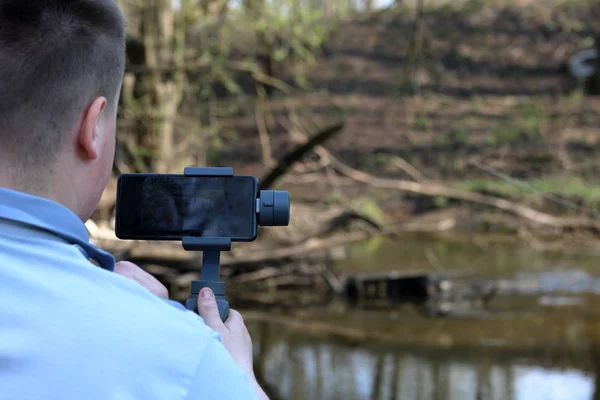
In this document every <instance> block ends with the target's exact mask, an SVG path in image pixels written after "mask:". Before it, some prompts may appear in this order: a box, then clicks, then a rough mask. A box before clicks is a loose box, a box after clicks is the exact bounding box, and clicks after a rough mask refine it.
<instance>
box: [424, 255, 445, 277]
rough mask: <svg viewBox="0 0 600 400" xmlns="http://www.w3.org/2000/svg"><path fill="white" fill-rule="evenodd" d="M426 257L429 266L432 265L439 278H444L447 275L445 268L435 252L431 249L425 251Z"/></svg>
mask: <svg viewBox="0 0 600 400" xmlns="http://www.w3.org/2000/svg"><path fill="white" fill-rule="evenodd" d="M425 257H427V260H428V261H429V264H431V266H432V267H433V269H434V270H435V273H436V275H437V276H438V277H442V276H443V275H444V274H445V273H446V271H445V269H444V267H443V266H442V264H440V262H439V260H438V259H437V257H436V256H435V253H434V252H433V250H431V249H427V250H425Z"/></svg>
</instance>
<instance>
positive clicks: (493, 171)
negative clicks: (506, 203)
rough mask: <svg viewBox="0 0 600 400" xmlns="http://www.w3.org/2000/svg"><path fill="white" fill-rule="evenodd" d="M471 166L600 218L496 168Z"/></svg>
mask: <svg viewBox="0 0 600 400" xmlns="http://www.w3.org/2000/svg"><path fill="white" fill-rule="evenodd" d="M469 164H471V165H473V166H474V167H476V168H479V169H481V170H482V171H485V172H487V173H488V174H491V175H494V176H495V177H497V178H500V179H502V180H504V181H506V182H508V183H512V184H513V185H515V186H520V187H523V188H526V189H529V190H531V191H532V192H535V193H537V194H539V195H540V196H542V197H543V198H545V199H546V200H549V201H552V202H554V203H556V204H560V205H562V206H565V207H567V208H570V209H572V210H574V211H584V212H585V213H587V214H589V215H593V216H594V217H600V214H598V213H596V212H594V211H592V210H590V209H586V208H585V207H581V206H580V205H578V204H576V203H574V202H572V201H569V200H567V199H563V198H562V197H558V196H554V195H552V194H549V193H545V192H543V191H541V190H539V189H536V188H534V187H533V186H531V185H530V184H529V183H527V182H523V181H520V180H518V179H515V178H513V177H511V176H509V175H507V174H505V173H503V172H501V171H498V170H497V169H495V168H492V167H488V166H486V165H482V164H480V163H478V162H477V161H473V160H471V161H469Z"/></svg>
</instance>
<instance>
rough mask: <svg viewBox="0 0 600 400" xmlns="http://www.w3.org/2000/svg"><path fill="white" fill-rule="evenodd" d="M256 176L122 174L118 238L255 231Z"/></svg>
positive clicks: (248, 236)
mask: <svg viewBox="0 0 600 400" xmlns="http://www.w3.org/2000/svg"><path fill="white" fill-rule="evenodd" d="M256 191H257V181H256V178H254V177H252V176H228V177H195V176H185V175H170V174H124V175H121V176H120V177H119V180H118V186H117V212H116V214H117V215H116V223H115V225H116V233H117V237H119V238H121V239H140V240H143V239H147V240H151V239H154V240H180V239H181V238H182V237H184V236H195V237H207V236H210V237H229V238H231V239H232V240H238V241H250V240H253V239H254V238H255V237H256V197H257V195H256Z"/></svg>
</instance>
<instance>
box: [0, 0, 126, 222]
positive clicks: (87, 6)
mask: <svg viewBox="0 0 600 400" xmlns="http://www.w3.org/2000/svg"><path fill="white" fill-rule="evenodd" d="M124 64H125V21H124V17H123V15H122V13H121V11H120V10H119V8H118V6H117V5H116V4H115V3H114V2H113V0H0V186H7V187H10V188H13V189H17V190H22V191H25V192H29V193H32V194H36V195H40V196H44V197H47V198H50V199H52V200H55V201H58V202H61V203H62V204H64V205H66V206H67V207H69V208H71V209H72V210H73V211H74V212H75V213H76V214H77V215H79V217H80V218H82V219H83V220H85V219H87V218H89V216H90V215H91V213H92V212H93V211H94V209H95V208H96V206H97V204H98V202H99V200H100V197H101V195H102V192H103V191H104V188H105V186H106V183H107V181H108V179H109V177H110V172H111V170H112V164H113V159H114V148H115V128H116V112H117V104H118V99H119V93H120V89H121V82H122V78H123V71H124Z"/></svg>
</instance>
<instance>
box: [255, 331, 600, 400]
mask: <svg viewBox="0 0 600 400" xmlns="http://www.w3.org/2000/svg"><path fill="white" fill-rule="evenodd" d="M265 330H268V331H269V333H268V336H269V337H270V339H269V340H267V341H264V340H263V341H259V342H258V343H256V357H257V359H259V360H260V370H261V371H260V373H261V375H262V376H263V377H264V379H265V380H266V381H267V382H268V384H269V385H270V386H271V387H273V388H275V391H276V393H277V396H278V397H279V398H281V399H290V400H296V399H332V400H334V399H357V400H359V399H369V400H372V399H390V400H392V399H414V400H425V399H427V400H430V399H436V400H471V399H472V400H478V399H490V400H496V399H498V400H512V399H514V400H537V399H539V400H592V399H595V398H597V397H594V396H595V380H596V376H595V373H594V372H593V371H591V370H590V369H589V368H586V367H585V365H586V364H587V363H586V362H582V364H581V365H579V368H578V365H577V364H573V363H572V362H568V361H565V362H561V361H560V360H552V361H549V360H545V359H544V358H543V357H541V358H540V357H538V358H534V357H527V356H519V355H518V354H517V355H515V354H512V355H510V356H508V355H503V354H502V351H495V352H485V351H483V352H482V351H475V352H473V351H468V350H465V349H463V350H443V351H431V350H427V349H423V348H418V347H415V348H404V349H398V348H396V349H394V348H388V349H381V348H369V347H368V346H354V345H348V344H346V345H345V344H342V343H339V342H335V341H331V340H327V339H321V340H318V339H316V338H313V339H310V338H308V337H305V336H303V335H301V334H299V333H295V334H289V333H286V332H285V329H284V330H282V329H281V327H277V326H271V327H270V328H269V327H265V326H262V327H257V326H251V331H252V333H253V336H255V337H262V338H263V339H264V338H265ZM260 333H262V336H261V335H260ZM596 395H597V394H596Z"/></svg>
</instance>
